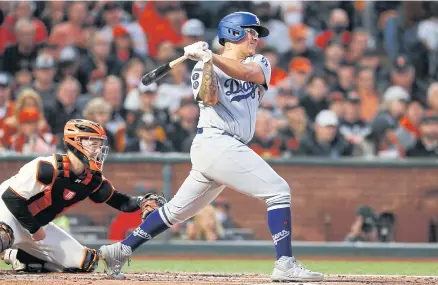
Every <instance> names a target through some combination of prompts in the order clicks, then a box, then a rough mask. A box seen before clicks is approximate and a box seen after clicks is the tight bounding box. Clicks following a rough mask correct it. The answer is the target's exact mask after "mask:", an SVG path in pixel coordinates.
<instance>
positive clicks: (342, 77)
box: [332, 60, 356, 97]
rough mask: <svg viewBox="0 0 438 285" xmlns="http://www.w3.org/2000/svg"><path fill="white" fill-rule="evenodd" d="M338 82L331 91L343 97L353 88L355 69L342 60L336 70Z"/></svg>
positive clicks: (352, 65)
mask: <svg viewBox="0 0 438 285" xmlns="http://www.w3.org/2000/svg"><path fill="white" fill-rule="evenodd" d="M336 73H337V77H338V82H337V84H336V86H335V87H333V89H332V90H335V91H339V92H341V93H342V95H343V96H344V97H346V96H347V94H348V92H349V91H351V90H352V89H353V88H354V83H355V82H354V81H355V80H354V79H355V77H356V69H355V66H354V64H353V63H350V62H348V61H347V60H342V61H341V62H340V64H339V67H338V69H337V70H336Z"/></svg>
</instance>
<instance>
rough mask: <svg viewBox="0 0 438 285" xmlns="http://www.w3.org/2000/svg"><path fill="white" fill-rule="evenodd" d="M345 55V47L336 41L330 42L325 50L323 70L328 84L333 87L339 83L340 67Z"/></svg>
mask: <svg viewBox="0 0 438 285" xmlns="http://www.w3.org/2000/svg"><path fill="white" fill-rule="evenodd" d="M344 55H345V49H344V47H343V46H342V45H341V44H339V43H338V42H336V41H331V42H329V44H328V46H327V48H326V49H325V51H324V67H323V72H324V74H325V77H326V78H327V84H328V86H329V87H330V88H333V87H334V86H336V84H337V83H338V74H337V72H338V68H339V66H340V64H341V61H342V59H343V58H344Z"/></svg>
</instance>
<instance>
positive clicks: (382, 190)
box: [0, 154, 438, 242]
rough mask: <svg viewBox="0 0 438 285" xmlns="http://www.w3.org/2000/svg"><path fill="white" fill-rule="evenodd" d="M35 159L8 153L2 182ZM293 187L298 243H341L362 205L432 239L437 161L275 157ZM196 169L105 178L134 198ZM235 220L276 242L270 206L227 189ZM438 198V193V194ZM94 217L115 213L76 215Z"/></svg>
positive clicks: (84, 209) (175, 166)
mask: <svg viewBox="0 0 438 285" xmlns="http://www.w3.org/2000/svg"><path fill="white" fill-rule="evenodd" d="M32 158H33V157H30V156H24V157H23V156H14V155H12V156H3V157H1V158H0V169H1V170H2V171H1V173H0V178H1V179H2V180H4V179H7V178H8V177H9V176H11V175H14V174H15V173H16V172H17V171H18V170H19V168H20V167H21V166H22V165H23V164H24V163H25V162H27V161H30V160H31V159H32ZM269 162H270V163H271V165H272V166H273V168H274V169H275V170H276V171H278V173H279V174H280V175H281V176H282V177H284V179H285V180H286V181H287V182H288V183H289V185H290V186H291V189H292V214H293V239H294V240H301V241H342V240H343V238H344V236H345V235H346V233H347V232H348V231H349V228H350V226H351V223H352V222H353V219H354V216H355V210H356V208H357V207H358V206H359V205H361V204H367V205H370V206H372V207H374V208H375V209H376V210H377V211H379V212H380V211H391V212H394V213H395V214H396V215H397V223H396V228H395V240H396V241H398V242H427V241H428V222H429V220H430V219H431V218H434V217H435V216H436V215H437V211H436V209H437V208H438V207H437V205H438V199H437V198H435V197H434V190H435V189H438V187H437V186H438V185H437V179H436V168H437V166H438V163H437V162H434V161H425V160H400V161H374V160H372V161H365V160H355V159H343V160H325V159H311V158H293V159H290V160H270V161H269ZM189 170H190V160H189V158H188V156H185V155H173V154H171V155H165V156H163V155H160V156H151V157H141V156H139V155H118V156H112V157H110V158H109V159H108V161H107V162H106V163H105V170H104V172H105V176H106V177H107V178H109V179H111V180H112V182H113V184H114V186H115V187H116V188H117V189H119V190H121V191H123V192H126V193H133V188H134V185H135V184H136V183H138V182H141V181H144V180H149V181H152V182H153V183H155V184H156V186H157V187H160V188H161V187H162V188H163V191H164V193H165V194H166V195H167V196H169V195H173V194H174V193H175V192H176V190H177V189H178V187H179V185H181V183H182V182H183V181H184V179H185V178H186V176H187V174H188V172H189ZM223 195H224V196H225V198H227V199H228V201H229V202H230V205H231V215H232V216H233V218H234V219H235V220H236V222H237V223H238V224H240V225H241V226H243V227H247V228H251V229H253V230H254V233H255V236H256V238H257V239H270V234H269V232H268V229H267V227H266V208H265V206H264V203H263V202H261V201H258V200H254V199H252V198H250V197H248V196H246V195H243V194H241V193H238V192H236V191H231V190H230V189H226V190H225V192H224V194H223ZM437 197H438V196H437ZM69 212H71V213H87V214H89V215H90V216H92V218H93V219H94V220H95V221H96V222H97V223H99V224H106V223H108V221H109V217H111V216H113V215H114V214H116V211H115V210H113V209H111V208H110V207H106V206H105V205H101V206H100V205H98V206H97V205H95V204H93V203H92V202H90V201H85V202H84V203H81V204H79V205H78V206H76V207H74V208H72V209H70V210H69Z"/></svg>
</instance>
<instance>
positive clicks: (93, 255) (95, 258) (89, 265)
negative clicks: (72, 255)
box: [64, 247, 99, 273]
mask: <svg viewBox="0 0 438 285" xmlns="http://www.w3.org/2000/svg"><path fill="white" fill-rule="evenodd" d="M84 254H85V256H84V260H83V261H82V264H81V267H80V268H65V269H64V272H66V273H78V272H86V273H91V272H93V271H94V270H96V268H97V266H98V264H99V254H97V251H96V250H95V249H92V248H87V247H86V248H85V253H84Z"/></svg>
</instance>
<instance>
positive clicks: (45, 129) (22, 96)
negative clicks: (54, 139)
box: [2, 88, 50, 145]
mask: <svg viewBox="0 0 438 285" xmlns="http://www.w3.org/2000/svg"><path fill="white" fill-rule="evenodd" d="M24 108H37V109H38V110H39V112H38V114H39V115H40V118H39V121H38V129H39V131H40V132H41V133H49V132H50V127H49V125H48V123H47V121H46V119H45V117H44V108H43V103H42V101H41V97H40V96H39V95H38V93H36V92H35V91H34V90H33V89H30V88H26V89H23V90H22V91H20V93H19V94H18V96H17V99H16V101H15V108H14V113H13V116H9V117H8V118H6V119H5V121H4V125H3V141H2V143H3V144H4V145H5V144H7V143H9V141H10V137H11V136H12V135H13V134H15V133H16V132H17V129H18V127H19V114H20V111H21V110H22V109H24Z"/></svg>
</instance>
